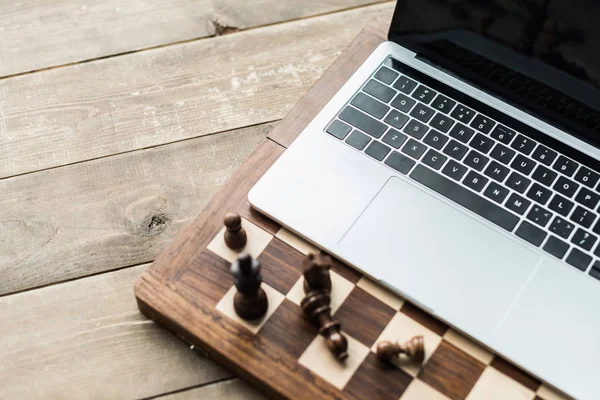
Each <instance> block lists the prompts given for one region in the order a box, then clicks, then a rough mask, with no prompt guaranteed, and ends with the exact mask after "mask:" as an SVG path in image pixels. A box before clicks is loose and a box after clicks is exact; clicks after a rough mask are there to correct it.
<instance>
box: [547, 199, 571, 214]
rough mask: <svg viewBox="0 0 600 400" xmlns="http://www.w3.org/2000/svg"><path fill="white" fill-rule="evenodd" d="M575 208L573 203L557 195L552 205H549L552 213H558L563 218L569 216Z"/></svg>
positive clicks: (551, 202)
mask: <svg viewBox="0 0 600 400" xmlns="http://www.w3.org/2000/svg"><path fill="white" fill-rule="evenodd" d="M573 206H574V204H573V202H571V201H569V200H567V199H565V198H564V197H562V196H561V195H560V194H555V195H554V197H553V198H552V200H551V201H550V204H548V207H550V209H551V210H552V211H556V212H557V213H559V214H560V215H562V216H563V217H566V216H567V215H569V212H570V211H571V210H572V209H573Z"/></svg>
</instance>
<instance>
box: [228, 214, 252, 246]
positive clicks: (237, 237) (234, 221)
mask: <svg viewBox="0 0 600 400" xmlns="http://www.w3.org/2000/svg"><path fill="white" fill-rule="evenodd" d="M223 224H224V225H225V245H227V247H229V248H230V249H231V250H239V249H241V248H243V247H244V246H245V245H246V243H247V242H248V236H247V235H246V230H245V229H244V228H243V227H242V217H240V216H239V214H236V213H232V212H230V213H227V215H225V219H224V220H223Z"/></svg>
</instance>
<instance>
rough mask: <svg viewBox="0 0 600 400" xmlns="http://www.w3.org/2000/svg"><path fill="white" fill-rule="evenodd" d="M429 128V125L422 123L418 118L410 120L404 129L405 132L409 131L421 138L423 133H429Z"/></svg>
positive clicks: (415, 136)
mask: <svg viewBox="0 0 600 400" xmlns="http://www.w3.org/2000/svg"><path fill="white" fill-rule="evenodd" d="M428 130H429V128H428V127H427V125H425V124H422V123H420V122H419V121H417V120H416V119H411V120H410V122H409V123H408V124H406V127H405V128H404V129H403V132H404V133H408V134H409V135H410V136H412V137H414V138H416V139H421V138H422V137H423V135H425V134H426V133H427V131H428Z"/></svg>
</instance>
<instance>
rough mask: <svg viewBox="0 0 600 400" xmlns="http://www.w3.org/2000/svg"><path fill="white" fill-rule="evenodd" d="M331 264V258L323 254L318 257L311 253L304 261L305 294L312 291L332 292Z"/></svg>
mask: <svg viewBox="0 0 600 400" xmlns="http://www.w3.org/2000/svg"><path fill="white" fill-rule="evenodd" d="M331 264H332V261H331V257H330V256H329V255H327V254H325V253H322V252H321V253H319V254H317V255H315V254H313V253H310V254H309V255H307V256H306V257H305V258H304V260H302V270H303V271H304V272H303V274H304V293H308V292H310V291H312V290H326V291H328V292H331V275H330V274H329V270H330V269H331Z"/></svg>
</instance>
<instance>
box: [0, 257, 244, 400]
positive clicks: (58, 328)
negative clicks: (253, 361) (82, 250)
mask: <svg viewBox="0 0 600 400" xmlns="http://www.w3.org/2000/svg"><path fill="white" fill-rule="evenodd" d="M145 268H146V266H139V267H133V268H128V269H124V270H121V271H117V272H112V273H107V274H103V275H99V276H94V277H89V278H85V279H80V280H76V281H73V282H68V283H64V284H60V285H54V286H50V287H47V288H42V289H39V290H34V291H29V292H26V293H21V294H16V295H12V296H5V297H2V298H0V309H2V312H1V313H0V327H2V328H1V330H2V334H1V335H0V361H1V362H0V387H1V388H2V389H1V392H2V395H1V397H2V398H10V399H34V398H43V399H59V398H60V399H63V398H72V399H76V398H79V399H133V398H142V397H148V396H156V395H160V394H162V393H166V392H171V391H176V390H181V389H185V388H188V387H193V386H197V385H202V384H206V383H209V382H213V381H215V380H221V379H225V378H228V377H230V376H231V373H229V372H227V371H225V370H223V369H222V368H220V367H218V366H217V365H216V364H214V363H213V362H211V361H209V360H207V359H205V358H204V357H202V356H201V355H200V354H199V353H197V352H195V351H191V350H190V348H189V346H188V345H187V344H186V343H184V342H183V341H181V340H179V339H178V338H177V337H176V336H175V335H172V334H171V333H169V332H167V331H166V330H164V329H163V328H161V327H159V326H157V325H156V324H154V323H153V322H152V321H149V320H147V319H146V318H145V317H144V316H143V315H142V314H140V312H139V311H138V309H137V307H136V304H135V298H134V297H133V293H132V287H133V282H134V280H135V279H136V278H137V277H138V276H139V275H140V273H141V272H142V271H143V270H144V269H145ZM238 386H239V385H238ZM215 390H216V389H215ZM247 393H250V391H247Z"/></svg>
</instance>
